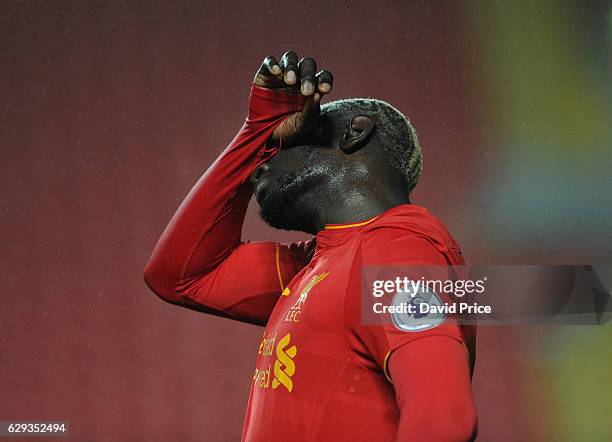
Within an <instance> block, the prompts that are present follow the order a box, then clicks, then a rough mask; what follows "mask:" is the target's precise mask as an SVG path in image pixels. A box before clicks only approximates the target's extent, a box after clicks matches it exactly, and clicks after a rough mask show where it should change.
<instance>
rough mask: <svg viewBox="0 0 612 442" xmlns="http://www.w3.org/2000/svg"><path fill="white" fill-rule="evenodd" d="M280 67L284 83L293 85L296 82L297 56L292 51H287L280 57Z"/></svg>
mask: <svg viewBox="0 0 612 442" xmlns="http://www.w3.org/2000/svg"><path fill="white" fill-rule="evenodd" d="M280 64H281V69H282V70H283V72H284V76H283V79H284V80H285V83H286V84H288V85H290V86H293V85H294V84H295V83H296V82H297V73H298V68H297V66H298V56H297V54H296V53H295V52H294V51H287V52H285V53H284V54H283V57H282V58H281V62H280Z"/></svg>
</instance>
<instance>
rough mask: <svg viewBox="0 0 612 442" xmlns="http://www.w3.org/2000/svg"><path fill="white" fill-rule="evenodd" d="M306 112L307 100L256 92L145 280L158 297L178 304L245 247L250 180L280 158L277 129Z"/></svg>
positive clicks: (188, 199)
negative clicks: (274, 142)
mask: <svg viewBox="0 0 612 442" xmlns="http://www.w3.org/2000/svg"><path fill="white" fill-rule="evenodd" d="M302 106H303V98H302V97H301V96H296V95H289V94H286V93H278V92H273V91H269V90H264V89H262V88H257V87H255V86H254V87H253V88H252V90H251V94H250V98H249V113H248V117H247V120H246V122H245V124H244V125H243V127H242V128H241V130H240V131H239V133H238V134H237V135H236V137H235V138H234V139H233V140H232V142H231V143H230V144H229V146H228V147H227V148H226V149H225V150H224V151H223V153H222V154H221V156H220V157H219V158H218V159H217V160H216V161H215V163H214V164H213V165H212V166H211V167H210V168H209V169H208V170H207V171H206V173H204V175H203V176H202V177H201V178H200V179H199V180H198V182H197V183H196V185H195V186H194V187H193V189H192V190H191V191H190V192H189V194H188V195H187V197H186V198H185V200H184V201H183V202H182V203H181V205H180V207H179V208H178V210H177V211H176V213H175V214H174V216H173V217H172V219H171V220H170V222H169V224H168V226H167V227H166V229H165V230H164V232H163V234H162V236H161V237H160V239H159V241H158V243H157V245H156V246H155V249H154V251H153V254H152V256H151V259H150V261H149V263H148V264H147V267H146V269H145V280H146V281H147V284H148V285H149V286H150V287H151V288H152V289H153V290H154V291H155V292H156V293H157V294H158V295H160V296H161V297H163V298H164V299H167V300H169V301H172V302H174V301H177V300H178V299H179V298H180V297H181V296H182V295H184V294H186V293H189V292H190V290H193V288H194V286H195V285H196V283H197V282H198V281H199V279H201V278H202V277H203V276H204V275H206V274H208V273H210V272H211V271H212V270H214V269H215V268H217V267H218V266H219V264H220V263H221V262H223V260H224V259H226V258H227V257H228V256H229V255H230V254H231V253H232V251H233V250H234V249H235V248H236V247H237V246H238V245H239V244H240V233H241V230H242V224H243V221H244V216H245V213H246V209H247V206H248V203H249V199H250V196H251V189H250V185H249V183H248V178H249V175H250V174H251V173H252V171H253V170H254V169H255V168H256V167H257V166H258V165H259V164H261V163H262V162H264V161H266V160H267V159H268V158H269V157H270V156H271V155H273V154H274V153H275V150H276V148H274V147H265V144H266V140H267V139H268V138H269V137H270V135H271V134H272V132H273V131H274V129H275V128H276V126H277V125H278V124H279V123H280V122H282V120H283V119H284V118H285V117H286V116H287V115H288V114H290V113H292V112H296V111H298V110H300V109H301V108H302Z"/></svg>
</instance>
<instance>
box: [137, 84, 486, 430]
mask: <svg viewBox="0 0 612 442" xmlns="http://www.w3.org/2000/svg"><path fill="white" fill-rule="evenodd" d="M303 104H304V97H302V96H301V95H289V94H286V93H282V92H276V91H271V90H266V89H262V88H258V87H256V86H253V88H252V89H251V95H250V100H249V113H248V117H247V119H246V122H245V124H244V126H243V127H242V129H241V130H240V132H239V133H238V135H237V136H236V137H235V138H234V140H233V141H232V142H231V143H230V145H229V146H228V147H227V148H226V149H225V151H224V152H223V153H222V155H221V156H220V157H219V158H218V159H217V161H215V163H214V164H213V165H212V166H211V167H210V168H209V169H208V170H207V171H206V173H205V174H204V175H203V176H202V178H201V179H200V180H199V181H198V183H197V184H196V185H195V187H194V188H193V189H192V191H191V192H190V193H189V195H188V196H187V197H186V198H185V200H184V201H183V202H182V204H181V206H180V207H179V209H178V210H177V212H176V213H175V215H174V216H173V218H172V220H171V221H170V223H169V224H168V226H167V227H166V229H165V231H164V233H163V234H162V236H161V238H160V240H159V241H158V243H157V245H156V247H155V250H154V251H153V254H152V257H151V260H150V261H149V263H148V265H147V268H146V270H145V279H146V282H147V284H148V285H149V286H150V287H151V288H152V289H153V290H154V291H155V292H156V293H157V294H158V295H159V296H160V297H161V298H162V299H164V300H166V301H168V302H171V303H174V304H178V305H181V306H184V307H188V308H192V309H196V310H198V311H202V312H206V313H210V314H214V315H219V316H224V317H228V318H231V319H235V320H239V321H245V322H249V323H253V324H258V325H265V326H266V329H265V332H264V334H263V337H262V340H261V344H260V346H259V351H258V358H257V364H256V369H255V372H254V374H253V384H252V388H251V393H250V398H249V405H248V409H247V413H246V420H245V425H244V430H243V440H247V441H272V442H277V441H279V440H289V441H292V442H299V441H307V440H308V441H327V440H334V441H352V442H355V441H368V442H370V441H392V440H398V441H400V440H401V441H402V442H403V441H408V440H410V441H412V440H422V439H423V434H427V435H428V438H429V439H430V440H434V439H439V440H445V439H448V438H449V437H450V436H449V434H452V435H453V438H456V435H457V431H456V428H455V427H456V426H457V425H461V426H462V427H464V428H465V430H464V431H463V432H462V433H461V438H463V439H468V438H470V437H472V436H473V428H475V414H474V411H473V406H472V405H473V404H472V400H471V392H470V388H469V369H468V368H467V366H468V364H467V360H468V359H467V358H466V354H465V350H464V346H465V347H466V348H468V349H469V352H470V354H471V355H472V359H473V338H474V334H473V332H472V330H471V329H469V328H465V327H460V326H458V325H456V324H451V323H450V322H446V323H443V324H440V325H438V326H437V327H435V328H430V329H429V330H425V331H420V332H407V331H403V330H400V329H398V328H395V327H394V326H393V325H364V324H363V322H362V321H361V312H360V308H361V299H360V296H361V287H360V278H361V273H360V272H361V269H362V267H363V266H364V265H396V264H414V265H442V266H445V265H453V264H455V265H456V264H462V263H463V260H462V258H461V254H460V252H459V248H458V247H457V245H456V243H455V241H454V240H453V239H452V238H451V236H450V235H449V234H448V232H447V231H446V229H445V228H444V226H443V225H442V224H441V223H440V222H439V221H437V220H436V219H435V218H434V217H433V216H432V215H431V214H429V212H428V211H427V210H426V209H424V208H422V207H419V206H416V205H410V204H406V205H401V206H397V207H395V208H392V209H390V210H388V211H386V212H385V213H383V214H381V215H379V216H378V217H376V218H374V219H371V220H367V221H364V222H362V223H355V224H350V225H331V226H327V228H326V229H325V230H323V231H321V232H319V233H318V235H317V237H316V248H315V249H313V247H312V246H313V245H314V242H312V241H310V242H305V243H295V244H291V245H286V244H277V243H273V242H254V243H250V242H242V241H241V238H240V235H241V230H242V224H243V221H244V217H245V213H246V210H247V206H248V202H249V200H250V198H251V195H252V190H251V188H250V185H249V183H248V177H249V175H250V174H251V173H252V172H253V170H254V169H255V168H256V167H257V166H258V165H259V164H261V163H262V162H265V161H267V159H268V158H270V157H271V156H272V155H274V153H276V152H277V151H278V147H266V140H267V139H268V138H269V136H270V134H271V133H272V132H273V130H274V128H275V127H276V126H277V125H278V124H279V123H280V122H282V121H283V119H284V118H286V117H287V115H290V114H291V113H293V112H296V111H299V110H301V109H302V107H303ZM313 251H314V256H313V255H312V252H313ZM424 337H429V339H422V338H424ZM412 342H414V343H415V344H412V345H410V346H409V345H408V344H410V343H412ZM407 348H410V351H405V350H406V349H407ZM395 355H398V356H395ZM449 355H450V356H449ZM421 361H422V362H421ZM414 364H417V365H418V367H417V368H416V370H417V371H418V370H421V371H422V372H421V374H423V373H425V374H429V375H433V376H435V377H437V379H438V380H439V381H440V382H437V385H434V386H433V389H432V387H431V386H430V385H427V384H426V383H423V382H418V379H415V378H414V376H418V374H415V373H412V371H414V370H415V368H414ZM389 367H391V370H389ZM393 370H399V371H398V372H397V373H399V374H397V373H395V372H394V373H395V376H396V379H395V382H394V383H392V379H393V377H394V376H393V374H394V373H391V372H393ZM403 371H407V372H406V373H404V372H403ZM433 393H435V394H433ZM432 397H435V399H431V398H432ZM447 398H452V403H450V402H449V401H450V399H449V401H447V402H449V404H450V405H449V404H447V405H449V407H450V408H452V410H453V411H452V413H453V414H454V415H456V416H458V417H459V418H458V419H456V418H455V419H448V416H441V417H440V419H437V421H438V424H437V425H436V426H435V428H433V427H432V429H431V431H428V428H414V427H415V426H418V425H420V422H422V421H423V419H422V418H423V417H424V418H426V419H425V420H426V421H430V420H431V418H430V417H429V416H426V415H425V414H427V413H428V412H429V410H430V408H428V407H420V408H419V410H424V411H422V412H421V414H419V410H416V409H414V408H411V407H413V405H414V404H415V403H422V402H423V401H429V400H434V401H435V402H436V404H435V405H436V407H434V409H438V408H439V407H438V406H437V405H438V404H439V403H440V401H442V402H444V401H446V399H447ZM445 413H446V411H445ZM446 414H448V413H446ZM400 417H401V419H400ZM464 423H465V425H464ZM433 434H435V436H433Z"/></svg>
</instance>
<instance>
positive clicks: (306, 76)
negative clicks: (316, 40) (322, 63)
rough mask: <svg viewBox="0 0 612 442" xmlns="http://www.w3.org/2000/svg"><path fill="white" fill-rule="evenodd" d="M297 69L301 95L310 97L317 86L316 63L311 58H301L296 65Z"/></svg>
mask: <svg viewBox="0 0 612 442" xmlns="http://www.w3.org/2000/svg"><path fill="white" fill-rule="evenodd" d="M298 69H299V71H300V81H301V87H300V90H301V92H302V95H306V96H310V95H312V94H314V92H315V87H316V85H317V83H316V78H315V74H316V72H317V63H316V62H315V61H314V59H313V58H302V59H301V60H300V62H299V63H298Z"/></svg>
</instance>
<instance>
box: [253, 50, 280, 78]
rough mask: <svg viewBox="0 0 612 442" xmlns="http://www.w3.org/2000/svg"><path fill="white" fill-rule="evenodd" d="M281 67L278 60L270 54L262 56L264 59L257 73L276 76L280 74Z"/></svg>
mask: <svg viewBox="0 0 612 442" xmlns="http://www.w3.org/2000/svg"><path fill="white" fill-rule="evenodd" d="M281 73H282V71H281V68H280V66H279V65H278V61H276V58H274V57H273V56H272V55H269V56H267V57H266V58H264V61H263V62H262V63H261V67H260V68H259V72H258V74H260V75H263V76H265V77H269V76H270V75H272V76H276V75H279V74H281Z"/></svg>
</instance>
